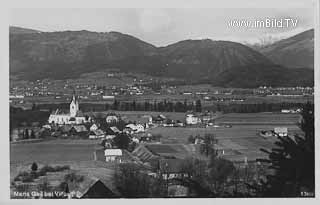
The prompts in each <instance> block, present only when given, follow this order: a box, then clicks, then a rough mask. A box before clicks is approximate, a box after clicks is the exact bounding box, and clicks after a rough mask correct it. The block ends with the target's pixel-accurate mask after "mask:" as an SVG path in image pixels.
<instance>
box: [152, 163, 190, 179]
mask: <svg viewBox="0 0 320 205" xmlns="http://www.w3.org/2000/svg"><path fill="white" fill-rule="evenodd" d="M158 170H159V172H160V174H161V177H162V178H163V179H175V178H180V179H181V178H184V177H188V174H187V170H186V168H185V167H184V160H183V159H160V160H159V168H158Z"/></svg>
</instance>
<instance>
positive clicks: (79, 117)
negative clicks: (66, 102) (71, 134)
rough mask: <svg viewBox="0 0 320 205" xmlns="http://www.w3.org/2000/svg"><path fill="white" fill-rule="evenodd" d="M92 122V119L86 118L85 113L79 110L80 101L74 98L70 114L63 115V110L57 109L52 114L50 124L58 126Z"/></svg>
mask: <svg viewBox="0 0 320 205" xmlns="http://www.w3.org/2000/svg"><path fill="white" fill-rule="evenodd" d="M89 120H90V118H88V117H85V116H84V115H83V113H82V112H81V111H80V110H79V101H78V99H77V98H76V97H75V95H73V96H72V101H71V103H70V112H69V113H63V112H62V111H61V110H59V109H57V110H56V111H55V112H54V113H52V114H50V116H49V119H48V122H49V123H53V124H58V125H66V124H83V123H86V122H88V121H89Z"/></svg>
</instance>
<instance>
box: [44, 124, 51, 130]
mask: <svg viewBox="0 0 320 205" xmlns="http://www.w3.org/2000/svg"><path fill="white" fill-rule="evenodd" d="M42 127H43V128H46V129H49V130H51V126H50V125H43V126H42Z"/></svg>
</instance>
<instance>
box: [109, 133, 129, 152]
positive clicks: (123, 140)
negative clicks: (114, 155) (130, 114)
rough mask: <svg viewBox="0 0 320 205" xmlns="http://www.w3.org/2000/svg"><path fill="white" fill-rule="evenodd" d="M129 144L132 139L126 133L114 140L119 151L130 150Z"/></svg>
mask: <svg viewBox="0 0 320 205" xmlns="http://www.w3.org/2000/svg"><path fill="white" fill-rule="evenodd" d="M129 143H130V138H129V136H128V135H127V134H125V133H120V134H117V136H116V137H115V138H113V145H115V146H116V147H118V148H119V149H128V147H129Z"/></svg>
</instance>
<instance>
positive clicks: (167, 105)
mask: <svg viewBox="0 0 320 205" xmlns="http://www.w3.org/2000/svg"><path fill="white" fill-rule="evenodd" d="M33 107H34V109H36V110H41V109H46V110H49V111H50V112H52V111H54V110H56V109H62V110H68V109H69V104H68V103H61V104H39V105H34V106H33ZM80 109H81V110H82V111H83V112H91V111H92V112H97V111H105V110H119V111H156V112H187V111H189V110H193V111H195V112H201V111H202V105H201V101H200V100H197V101H195V102H187V101H184V102H171V101H167V100H164V101H154V102H148V101H145V102H136V101H131V102H128V101H122V102H120V101H118V100H115V101H114V102H113V103H112V104H108V103H106V104H94V103H81V104H80Z"/></svg>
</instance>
